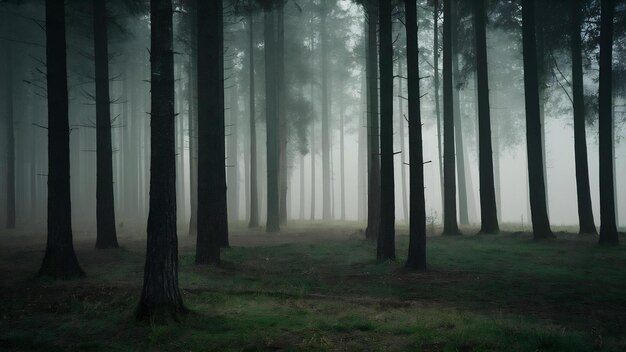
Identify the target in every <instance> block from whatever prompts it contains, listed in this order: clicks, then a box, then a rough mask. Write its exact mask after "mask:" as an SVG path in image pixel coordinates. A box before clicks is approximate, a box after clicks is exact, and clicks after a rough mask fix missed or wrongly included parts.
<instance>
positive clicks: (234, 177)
mask: <svg viewBox="0 0 626 352" xmlns="http://www.w3.org/2000/svg"><path fill="white" fill-rule="evenodd" d="M232 65H233V67H234V66H235V62H234V60H233V63H232ZM231 75H232V81H231V87H230V89H229V93H228V98H229V100H230V102H229V109H228V117H229V119H228V120H229V121H228V125H229V133H228V137H227V140H226V141H227V145H228V150H227V158H228V159H227V160H228V162H227V165H228V166H227V170H226V177H228V180H227V182H226V184H227V187H228V194H227V195H228V217H229V219H230V220H231V221H237V220H239V162H238V160H239V143H238V141H237V139H238V136H237V134H238V130H239V128H238V126H237V123H238V122H237V120H238V115H239V106H238V104H237V82H236V79H235V73H234V72H231Z"/></svg>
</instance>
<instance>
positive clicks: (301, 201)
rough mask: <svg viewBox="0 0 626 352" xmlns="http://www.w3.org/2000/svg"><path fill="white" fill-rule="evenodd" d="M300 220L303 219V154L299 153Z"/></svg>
mask: <svg viewBox="0 0 626 352" xmlns="http://www.w3.org/2000/svg"><path fill="white" fill-rule="evenodd" d="M299 219H300V220H304V154H300V216H299Z"/></svg>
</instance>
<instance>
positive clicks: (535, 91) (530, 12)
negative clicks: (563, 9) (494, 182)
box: [522, 0, 554, 239]
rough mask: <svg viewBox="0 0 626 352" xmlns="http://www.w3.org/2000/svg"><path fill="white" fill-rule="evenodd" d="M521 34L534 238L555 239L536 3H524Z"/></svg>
mask: <svg viewBox="0 0 626 352" xmlns="http://www.w3.org/2000/svg"><path fill="white" fill-rule="evenodd" d="M522 23H523V25H522V34H523V47H524V49H523V50H524V96H525V100H526V148H527V153H528V186H529V190H530V211H531V218H532V222H533V237H534V238H535V239H542V238H547V237H553V236H554V235H553V234H552V230H551V229H550V222H549V220H548V212H547V207H546V188H545V183H544V174H543V155H542V149H543V148H542V142H541V141H542V139H543V136H542V134H541V113H540V99H539V73H538V67H537V47H536V35H535V9H534V1H533V0H523V2H522Z"/></svg>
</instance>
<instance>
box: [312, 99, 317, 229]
mask: <svg viewBox="0 0 626 352" xmlns="http://www.w3.org/2000/svg"><path fill="white" fill-rule="evenodd" d="M311 98H313V94H311ZM315 179H316V175H315V121H313V122H311V221H313V220H315V196H316V193H315Z"/></svg>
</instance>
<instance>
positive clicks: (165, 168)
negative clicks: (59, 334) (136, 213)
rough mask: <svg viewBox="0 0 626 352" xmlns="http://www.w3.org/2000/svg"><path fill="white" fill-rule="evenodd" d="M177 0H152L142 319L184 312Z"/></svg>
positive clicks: (167, 318)
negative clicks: (180, 251)
mask: <svg viewBox="0 0 626 352" xmlns="http://www.w3.org/2000/svg"><path fill="white" fill-rule="evenodd" d="M172 14H173V12H172V1H171V0H151V1H150V23H151V31H152V33H151V43H150V44H151V49H150V62H151V65H150V66H151V75H150V87H151V92H152V103H151V114H150V117H151V118H150V139H151V142H150V149H151V156H150V165H151V166H150V169H151V172H150V210H149V214H148V245H147V249H146V265H145V270H144V277H143V289H142V291H141V299H140V300H139V306H138V308H137V319H139V320H147V321H154V320H170V319H174V320H177V319H178V317H179V315H180V314H182V313H184V312H185V307H184V306H183V299H182V296H181V294H180V290H179V289H178V238H177V235H176V150H175V140H176V127H175V121H176V117H175V111H174V110H175V109H174V51H173V44H174V43H173V42H174V38H173V30H172Z"/></svg>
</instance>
